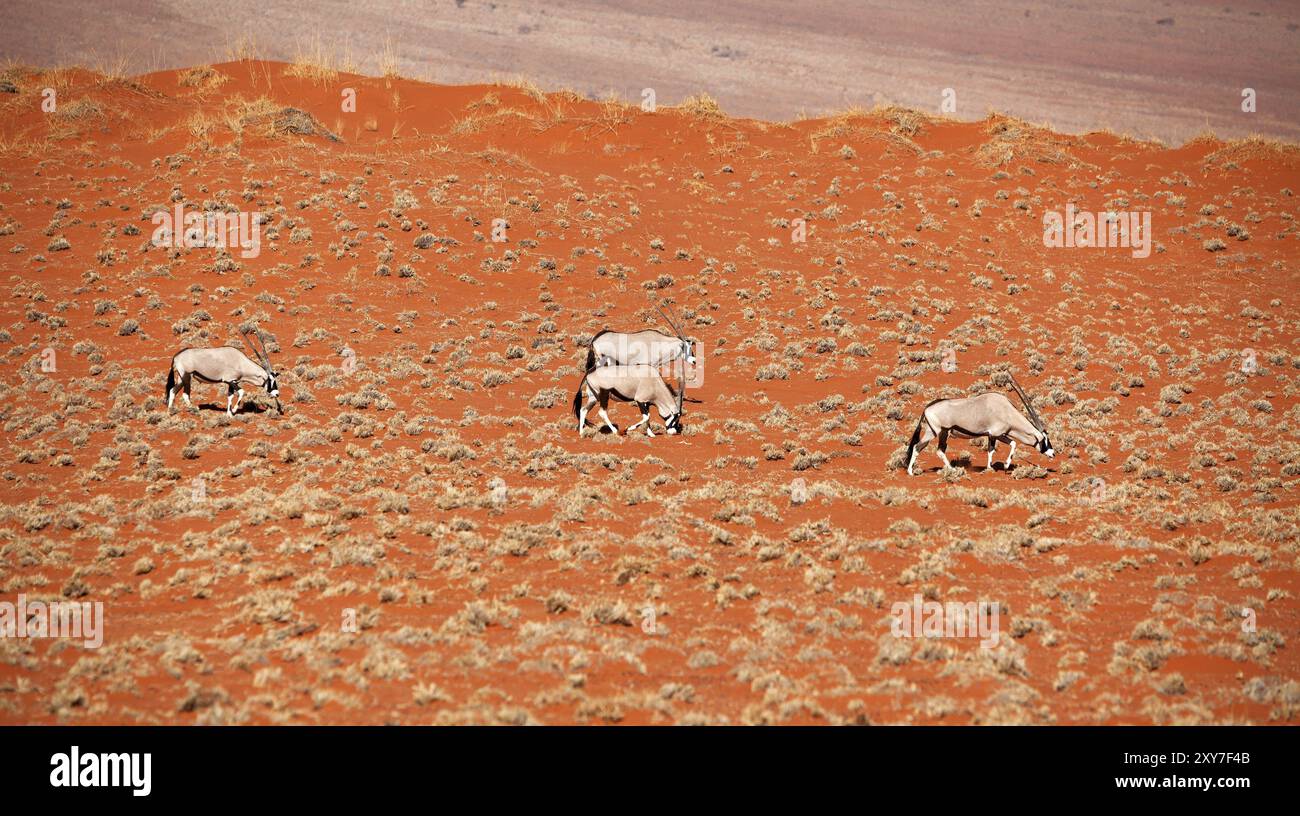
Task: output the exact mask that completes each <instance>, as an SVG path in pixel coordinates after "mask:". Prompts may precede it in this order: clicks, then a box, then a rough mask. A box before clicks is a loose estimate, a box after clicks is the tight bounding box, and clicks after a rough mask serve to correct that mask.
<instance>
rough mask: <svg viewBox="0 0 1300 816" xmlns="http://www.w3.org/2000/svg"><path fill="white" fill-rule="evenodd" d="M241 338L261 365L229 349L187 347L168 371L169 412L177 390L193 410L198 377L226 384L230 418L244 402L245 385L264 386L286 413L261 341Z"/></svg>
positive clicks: (278, 408) (246, 335)
mask: <svg viewBox="0 0 1300 816" xmlns="http://www.w3.org/2000/svg"><path fill="white" fill-rule="evenodd" d="M242 336H243V338H244V344H245V345H247V346H248V350H249V351H251V352H253V355H254V356H255V357H257V358H258V359H259V360H260V361H261V362H259V363H255V362H253V361H252V360H251V359H249V357H248V355H246V354H244V352H242V351H240V350H239V349H237V348H231V347H230V346H221V347H219V348H188V349H185V350H184V351H182V352H180V353H179V354H177V355H176V356H175V357H173V358H172V365H171V368H170V369H168V371H167V410H168V411H170V410H171V408H172V400H174V399H176V392H177V391H180V392H181V396H183V397H184V398H185V404H186V405H188V406H190V407H191V408H193V407H194V403H192V402H190V378H192V377H195V378H198V380H199V381H200V382H206V383H225V384H226V387H227V389H228V391H227V395H226V413H227V414H229V415H230V416H234V415H235V412H236V411H238V410H239V408H240V405H242V404H243V402H244V389H243V388H242V384H243V383H248V384H250V385H254V386H265V387H266V391H267V393H268V394H270V395H271V397H272V398H273V399H274V400H275V407H276V409H277V410H279V412H280V413H282V414H283V413H284V408H283V406H281V405H280V386H279V383H277V382H276V378H275V371H274V370H273V369H272V368H271V360H270V358H268V357H267V355H266V346H265V344H263V343H262V338H261V337H258V338H257V342H258V345H254V344H253V343H251V342H250V341H249V339H248V336H249V335H248V333H244V334H243V335H242Z"/></svg>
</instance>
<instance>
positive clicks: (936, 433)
mask: <svg viewBox="0 0 1300 816" xmlns="http://www.w3.org/2000/svg"><path fill="white" fill-rule="evenodd" d="M1011 386H1012V387H1013V388H1015V389H1016V393H1017V394H1019V395H1020V401H1021V402H1022V403H1024V406H1025V410H1026V411H1028V412H1029V418H1028V419H1026V418H1025V415H1024V414H1022V413H1020V412H1019V411H1017V410H1016V406H1014V405H1012V404H1011V400H1009V399H1007V398H1006V396H1005V395H1003V394H997V393H988V394H980V395H979V396H977V397H968V398H965V399H938V400H935V401H934V402H932V403H930V404H929V405H927V406H925V410H924V411H922V412H921V419H920V421H918V422H917V423H916V430H915V431H913V432H912V441H911V442H910V443H908V446H907V475H909V476H911V475H912V464H913V463H914V462H915V461H916V455H917V454H918V453H920V452H921V449H922V448H924V447H925V446H926V444H927V443H929V441H930V440H931V439H934V438H936V437H938V439H939V445H938V449H937V451H936V452H937V453H938V454H939V458H940V459H941V460H942V461H943V466H944V467H948V457H947V456H946V455H945V451H946V450H947V449H948V436H949V434H952V435H954V436H956V437H958V438H959V439H973V438H975V437H980V436H982V437H985V438H987V439H988V441H989V459H988V464H987V466H986V467H985V472H986V473H987V472H988V471H989V470H992V469H993V449H994V448H995V447H997V443H999V442H1010V443H1011V450H1010V452H1009V453H1007V461H1006V463H1005V464H1004V465H1003V468H1009V467H1011V457H1012V456H1015V455H1016V443H1017V442H1020V443H1021V444H1024V445H1033V446H1034V447H1035V448H1036V449H1037V450H1038V452H1039V453H1043V454H1046V455H1047V456H1048V458H1054V457H1055V456H1056V451H1055V450H1054V449H1053V448H1052V443H1051V440H1049V439H1048V438H1047V428H1046V427H1045V426H1044V425H1043V421H1042V419H1040V418H1039V416H1038V412H1037V411H1035V410H1034V407H1033V406H1032V405H1030V404H1029V400H1028V399H1026V398H1025V392H1023V391H1021V390H1020V385H1019V384H1017V383H1016V380H1015V378H1014V377H1012V378H1011Z"/></svg>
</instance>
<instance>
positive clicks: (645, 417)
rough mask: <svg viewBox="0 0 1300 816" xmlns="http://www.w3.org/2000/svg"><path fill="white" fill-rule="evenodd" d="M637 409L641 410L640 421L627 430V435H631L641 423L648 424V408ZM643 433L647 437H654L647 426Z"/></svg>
mask: <svg viewBox="0 0 1300 816" xmlns="http://www.w3.org/2000/svg"><path fill="white" fill-rule="evenodd" d="M638 407H640V409H641V420H640V422H637V423H636V424H635V425H633V426H631V427H630V428H628V429H627V432H628V433H632V432H633V431H635V430H636V429H637V428H640V427H641V425H642V424H643V423H648V422H649V421H650V408H649V407H648V406H645V405H641V406H638ZM645 432H646V434H647V435H648V436H654V433H652V432H651V430H650V426H649V425H646V428H645Z"/></svg>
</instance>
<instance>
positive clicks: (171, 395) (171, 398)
mask: <svg viewBox="0 0 1300 816" xmlns="http://www.w3.org/2000/svg"><path fill="white" fill-rule="evenodd" d="M179 390H180V389H179V388H172V389H170V390H168V391H167V410H168V411H170V410H171V409H172V402H174V401H175V399H176V392H177V391H179Z"/></svg>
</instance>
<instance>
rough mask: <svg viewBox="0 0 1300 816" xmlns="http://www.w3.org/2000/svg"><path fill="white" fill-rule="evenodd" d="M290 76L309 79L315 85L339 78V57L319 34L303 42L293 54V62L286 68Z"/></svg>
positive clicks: (286, 72)
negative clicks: (327, 46)
mask: <svg viewBox="0 0 1300 816" xmlns="http://www.w3.org/2000/svg"><path fill="white" fill-rule="evenodd" d="M284 72H285V74H287V75H288V76H293V77H299V78H301V79H307V80H310V81H311V82H312V84H315V85H324V84H327V83H330V82H333V81H334V80H336V79H338V76H339V69H338V58H337V56H336V55H335V53H334V50H333V49H332V48H326V47H325V44H324V42H322V41H321V36H320V35H319V34H317V35H316V36H315V38H313V39H312V40H311V41H309V42H307V43H304V44H301V45H300V46H299V47H298V49H297V51H296V52H295V53H294V56H293V64H292V65H290V66H289V67H288V68H286V69H285V71H284Z"/></svg>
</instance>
